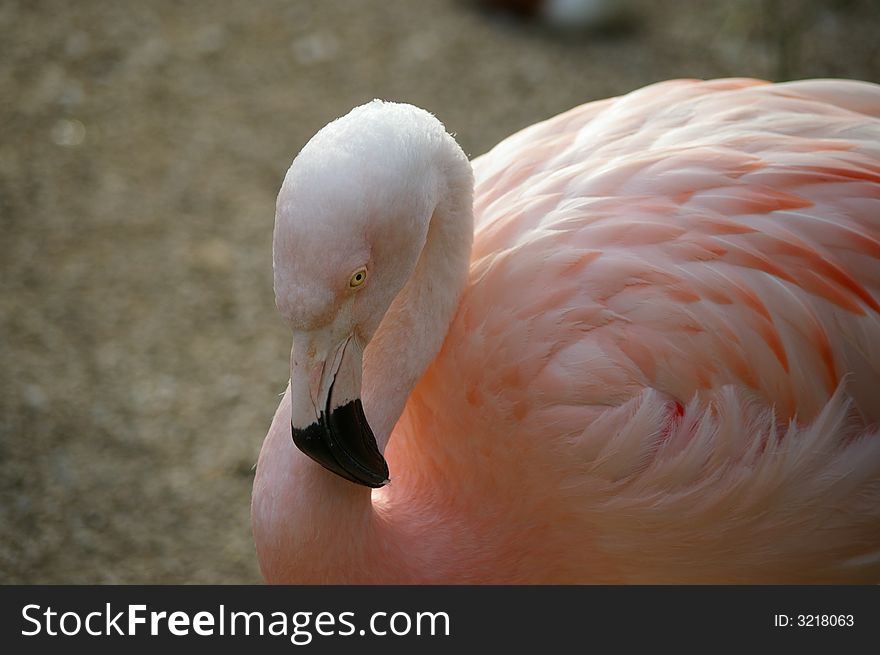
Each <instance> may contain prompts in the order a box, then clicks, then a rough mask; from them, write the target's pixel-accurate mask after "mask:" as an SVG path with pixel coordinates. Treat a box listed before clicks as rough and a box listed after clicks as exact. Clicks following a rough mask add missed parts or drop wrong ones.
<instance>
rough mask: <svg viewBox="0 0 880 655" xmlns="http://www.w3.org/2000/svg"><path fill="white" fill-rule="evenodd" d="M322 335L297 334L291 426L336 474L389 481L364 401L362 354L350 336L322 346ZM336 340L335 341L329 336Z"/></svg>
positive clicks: (299, 442) (300, 444)
mask: <svg viewBox="0 0 880 655" xmlns="http://www.w3.org/2000/svg"><path fill="white" fill-rule="evenodd" d="M322 336H324V335H321V334H318V333H316V332H315V333H307V334H301V335H299V336H298V337H297V336H295V337H294V341H293V352H292V355H291V374H290V398H291V414H290V417H291V419H290V430H291V436H292V437H293V443H294V444H296V447H297V448H299V449H300V450H301V451H302V452H303V453H305V454H306V455H308V456H309V457H311V458H312V459H313V460H315V461H316V462H317V463H318V464H320V465H321V466H323V467H324V468H326V469H327V470H328V471H332V472H333V473H335V474H336V475H338V476H340V477H342V478H345V479H346V480H349V481H351V482H354V483H356V484H361V485H364V486H366V487H372V488H376V487H382V486H384V485H385V484H387V483H388V481H389V480H388V464H387V463H386V461H385V458H384V457H383V456H382V453H381V452H379V447H378V445H377V444H376V437H375V436H374V435H373V431H372V430H371V429H370V424H369V423H368V422H367V417H366V416H365V415H364V407H363V405H362V404H361V399H360V390H361V370H362V365H363V352H362V351H361V348H360V347H359V345H358V343H357V340H356V339H354V338H353V337H352V335H350V334H349V335H347V336H346V337H345V338H344V339H342V340H341V341H340V342H337V343H336V344H335V345H333V346H332V347H329V348H322V347H321V341H324V339H322V338H320V337H322ZM331 341H332V340H331Z"/></svg>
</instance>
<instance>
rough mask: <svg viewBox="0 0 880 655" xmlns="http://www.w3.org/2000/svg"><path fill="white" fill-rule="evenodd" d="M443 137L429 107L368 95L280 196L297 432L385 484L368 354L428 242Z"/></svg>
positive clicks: (349, 472) (314, 449)
mask: <svg viewBox="0 0 880 655" xmlns="http://www.w3.org/2000/svg"><path fill="white" fill-rule="evenodd" d="M445 136H446V135H445V130H444V129H443V126H442V125H441V124H440V123H439V121H437V120H436V119H435V118H434V117H433V116H431V115H430V114H429V113H428V112H425V111H424V110H421V109H418V108H416V107H413V106H410V105H401V104H396V103H386V102H380V101H373V102H371V103H368V104H366V105H362V106H360V107H357V108H355V109H354V110H352V111H351V112H350V113H349V114H347V115H346V116H343V117H342V118H340V119H337V120H336V121H333V122H332V123H330V124H329V125H327V126H326V127H324V128H323V129H322V130H321V131H319V132H318V133H317V134H316V135H315V136H314V137H313V138H312V139H311V140H310V141H309V142H308V143H307V144H306V145H305V147H304V148H303V149H302V150H301V151H300V153H299V154H298V155H297V157H296V158H295V159H294V161H293V163H292V164H291V166H290V168H289V170H288V171H287V175H286V176H285V179H284V183H283V185H282V187H281V191H280V193H279V194H278V201H277V206H276V213H275V231H274V241H273V264H274V277H275V302H276V306H277V307H278V310H279V312H280V313H281V315H282V317H283V318H284V320H285V322H286V323H287V324H288V326H289V327H290V329H291V330H292V332H293V348H292V352H291V360H290V397H291V434H292V437H293V441H294V443H295V444H296V446H297V447H298V448H299V449H300V450H301V451H303V452H304V453H305V454H306V455H308V456H309V457H311V458H312V459H314V460H315V461H316V462H318V463H319V464H321V465H322V466H324V467H325V468H326V469H328V470H330V471H332V472H333V473H336V474H337V475H339V476H341V477H343V478H345V479H347V480H350V481H351V482H355V483H358V484H362V485H365V486H368V487H381V486H383V485H384V484H386V483H387V482H388V475H389V473H388V465H387V463H386V462H385V459H384V457H383V455H382V452H381V448H380V446H379V444H380V443H381V444H382V445H383V446H384V444H385V443H386V442H387V437H388V435H384V434H383V435H379V441H378V442H377V439H376V435H374V433H373V430H372V428H371V426H370V423H369V422H368V421H367V418H366V414H365V412H364V407H363V404H362V402H361V377H362V372H363V359H364V358H363V354H364V350H365V348H366V346H367V344H368V343H369V341H370V339H371V338H372V336H373V334H374V332H375V331H376V329H377V328H378V326H379V324H380V322H381V321H382V318H383V317H384V316H385V314H386V312H387V310H388V308H389V306H390V305H391V303H392V301H393V300H394V298H395V297H396V296H397V294H398V293H399V292H400V291H401V289H402V288H403V287H404V285H405V284H406V282H407V281H408V280H409V278H410V277H411V276H412V273H413V271H414V270H415V267H416V264H417V262H418V259H419V255H420V253H421V250H422V248H423V246H424V244H425V239H426V235H427V229H428V224H429V222H430V218H431V215H432V212H433V211H434V208H435V206H436V204H437V195H438V174H439V170H438V166H437V165H436V163H435V162H434V161H433V158H432V157H431V153H432V151H434V150H436V147H434V146H432V144H434V142H438V143H439V141H440V139H442V138H443V137H445ZM401 356H405V353H402V354H401Z"/></svg>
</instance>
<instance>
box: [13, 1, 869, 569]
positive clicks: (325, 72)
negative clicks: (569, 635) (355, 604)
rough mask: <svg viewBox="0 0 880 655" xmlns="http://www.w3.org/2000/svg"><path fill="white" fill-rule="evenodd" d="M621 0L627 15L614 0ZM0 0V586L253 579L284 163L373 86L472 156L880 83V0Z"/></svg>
mask: <svg viewBox="0 0 880 655" xmlns="http://www.w3.org/2000/svg"><path fill="white" fill-rule="evenodd" d="M622 1H624V0H622ZM625 5H626V7H627V10H628V18H627V19H626V20H623V21H621V22H620V24H617V25H614V26H612V27H613V29H611V28H609V29H605V30H602V29H600V30H597V31H592V32H578V33H574V34H567V35H560V34H558V33H555V32H553V31H551V30H547V29H543V28H540V27H537V26H535V25H533V24H531V23H529V22H528V21H521V20H513V19H507V18H504V17H502V16H499V15H497V14H492V13H486V12H485V11H480V10H477V9H476V8H475V6H474V4H473V3H469V2H466V1H465V0H427V1H425V0H422V1H419V2H412V1H410V0H359V1H356V2H355V1H350V2H344V1H341V0H340V1H329V0H321V1H320V2H319V1H314V2H306V1H288V2H284V1H281V0H274V1H270V0H256V1H250V2H238V3H233V2H227V3H218V2H185V3H184V2H176V1H174V0H159V1H154V2H111V1H106V2H97V1H86V0H80V1H78V2H47V1H34V0H27V1H20V2H10V1H8V0H4V1H2V2H0V582H6V583H10V582H26V583H30V582H46V583H76V582H79V583H91V582H151V583H152V582H155V583H162V582H200V583H207V582H257V581H259V579H260V578H259V572H258V569H257V565H256V560H255V556H254V550H253V546H252V542H251V534H250V526H249V518H248V515H249V508H248V504H249V500H250V487H251V482H252V477H253V471H252V467H253V465H254V463H255V461H256V457H257V453H258V452H259V447H260V443H261V440H262V437H263V435H264V433H265V430H266V428H267V427H268V424H269V421H270V419H271V416H272V413H273V411H274V409H275V405H276V403H277V400H278V394H279V393H280V392H281V391H282V390H283V388H284V386H285V384H286V378H287V375H288V353H289V348H290V343H289V338H288V335H287V333H286V330H285V329H284V327H283V326H282V324H281V322H280V320H279V319H278V318H277V317H276V313H275V309H274V302H273V295H272V270H271V234H272V222H273V208H274V199H275V194H276V193H277V190H278V187H279V185H280V182H281V179H282V177H283V174H284V172H285V170H286V168H287V166H288V165H289V162H290V160H291V158H292V157H293V156H294V155H295V154H296V152H297V151H298V150H299V148H300V147H301V146H302V145H303V144H304V143H305V141H306V140H307V139H308V138H309V137H310V136H311V135H312V134H313V133H314V132H315V131H316V130H318V129H319V128H320V127H321V126H323V125H324V124H325V123H327V122H328V121H329V120H330V119H332V118H334V117H336V116H338V115H341V114H343V113H345V112H346V111H348V109H350V108H351V107H353V106H354V105H357V104H360V103H362V102H364V101H367V100H370V99H372V98H374V97H381V98H387V99H395V100H401V101H407V102H411V103H415V104H418V105H421V106H423V107H426V108H428V109H430V110H431V111H433V112H434V113H435V114H437V115H438V116H439V117H440V119H441V120H443V121H444V122H445V123H446V125H447V128H448V129H449V130H450V131H453V132H455V133H457V135H458V138H459V140H460V142H461V143H462V145H463V147H464V149H465V150H466V151H467V152H468V153H470V154H472V155H478V154H480V153H482V152H484V151H486V150H487V149H488V148H489V147H491V146H492V145H493V144H494V143H496V142H497V141H498V140H499V139H501V138H503V137H504V136H506V135H508V134H510V133H511V132H513V131H515V130H516V129H518V128H520V127H523V126H525V125H528V124H530V123H532V122H534V121H536V120H539V119H542V118H546V117H548V116H551V115H553V114H555V113H558V112H559V111H562V110H565V109H568V108H569V107H571V106H574V105H576V104H579V103H582V102H585V101H587V100H591V99H597V98H602V97H606V96H610V95H616V94H620V93H624V92H627V91H630V90H632V89H635V88H638V87H640V86H643V85H644V84H647V83H649V82H652V81H657V80H661V79H666V78H670V77H703V78H705V77H718V76H731V75H735V76H741V75H744V76H756V77H764V78H770V79H780V78H802V77H854V78H860V79H866V80H871V81H878V80H880V39H878V36H877V35H878V33H880V3H877V2H876V1H873V0H866V1H842V0H841V1H838V2H810V1H806V0H803V1H794V2H781V1H780V2H777V1H775V0H740V1H739V2H723V1H708V0H706V1H701V2H693V3H683V2H675V3H673V2H668V3H654V2H650V1H648V0H643V1H639V0H632V1H629V2H625Z"/></svg>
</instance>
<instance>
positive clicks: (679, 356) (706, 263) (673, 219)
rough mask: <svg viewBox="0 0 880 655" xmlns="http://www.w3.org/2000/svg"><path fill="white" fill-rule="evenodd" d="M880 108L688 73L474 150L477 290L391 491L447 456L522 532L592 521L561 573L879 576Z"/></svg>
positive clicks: (800, 86) (426, 382) (823, 88)
mask: <svg viewBox="0 0 880 655" xmlns="http://www.w3.org/2000/svg"><path fill="white" fill-rule="evenodd" d="M878 118H880V88H878V87H877V86H875V85H870V84H866V83H860V82H852V81H841V80H833V81H832V80H813V81H804V82H792V83H786V84H768V83H765V82H760V81H757V80H746V79H728V80H715V81H710V82H703V81H695V80H677V81H673V82H665V83H660V84H655V85H653V86H649V87H646V88H645V89H641V90H639V91H636V92H633V93H630V94H629V95H626V96H623V97H620V98H612V99H609V100H604V101H601V102H594V103H590V104H587V105H584V106H582V107H578V108H576V109H573V110H571V111H569V112H567V113H565V114H561V115H559V116H557V117H555V118H552V119H550V120H548V121H545V122H543V123H539V124H536V125H533V126H531V127H529V128H527V129H525V130H523V131H522V132H519V133H517V134H515V135H513V136H511V137H510V138H508V139H506V140H505V141H503V142H501V143H500V144H498V146H496V147H495V148H494V149H493V150H491V151H490V152H489V153H487V154H486V155H484V156H482V157H480V158H478V159H477V160H475V161H474V171H475V179H476V190H475V221H476V233H475V241H474V250H473V255H472V264H471V272H470V280H469V284H468V286H467V288H466V290H465V293H464V297H463V299H462V301H461V304H460V306H459V309H458V312H457V314H456V317H455V319H454V320H453V322H452V325H451V327H450V331H449V334H448V336H447V339H446V342H445V345H444V348H443V350H442V351H441V353H440V355H439V356H438V357H437V359H436V360H435V362H434V363H433V364H432V366H431V367H430V368H429V370H428V372H427V373H426V374H425V376H424V378H423V379H422V380H421V382H420V383H419V385H418V386H417V387H416V389H415V391H414V393H413V395H412V396H411V398H410V401H409V403H408V405H407V409H406V411H405V413H404V415H403V417H402V418H401V421H400V422H399V423H398V426H397V431H398V432H403V433H405V434H403V435H401V437H400V438H395V439H394V440H393V441H392V443H391V446H390V448H389V453H388V455H389V460H390V461H391V463H392V468H393V469H396V470H398V471H400V472H401V478H402V479H401V482H400V484H401V486H407V487H409V488H412V487H413V486H416V487H418V486H423V487H424V486H427V485H429V484H430V485H438V484H439V485H440V486H442V484H443V481H442V480H443V474H442V472H443V471H448V470H456V471H457V472H459V475H458V476H456V477H455V484H456V485H462V486H465V487H466V486H467V485H470V489H471V492H472V493H469V494H467V495H468V497H470V496H474V497H476V498H480V499H483V501H484V502H485V503H488V504H492V506H493V509H492V511H494V512H498V513H501V514H502V515H504V516H506V517H507V518H508V520H509V521H510V522H511V524H513V525H518V526H519V527H520V528H522V530H528V526H530V525H536V524H542V522H543V523H546V522H547V521H549V520H551V519H550V518H549V517H554V518H553V520H559V521H569V522H571V523H572V525H575V526H579V529H575V528H573V530H572V532H573V533H575V534H577V535H578V539H581V543H586V542H584V541H583V537H584V535H585V534H586V535H589V539H588V541H589V544H590V546H589V547H587V546H584V547H583V552H584V562H568V563H566V564H565V565H564V566H565V567H566V570H567V571H568V572H569V573H571V572H572V571H575V572H577V571H580V572H581V573H583V571H585V570H586V569H585V568H584V567H585V566H587V564H586V563H585V562H586V561H587V560H590V561H593V562H601V566H602V567H603V571H604V573H605V574H606V577H609V578H610V577H613V578H614V579H622V580H641V581H686V580H694V581H696V580H706V579H707V578H708V579H714V580H716V581H748V580H757V581H764V582H769V581H796V580H801V579H806V580H814V581H831V580H864V579H866V577H868V578H870V579H874V580H876V579H877V578H880V433H878V429H877V422H878V421H880V391H878V390H880V302H878V301H880V220H878V217H880V120H878ZM437 398H442V399H443V402H442V412H441V411H440V409H439V407H437V403H436V402H435V399H437ZM450 434H457V435H459V436H461V437H462V439H451V438H449V435H450ZM464 443H466V444H467V447H466V448H465V447H464V446H463V445H462V444H464ZM395 459H396V460H397V461H398V462H399V463H398V464H396V465H395V463H394V460H395ZM404 460H405V461H404ZM536 462H541V463H542V464H540V465H539V464H536ZM551 472H552V473H551ZM514 473H515V474H514ZM548 476H550V478H549V479H548ZM553 476H555V477H553ZM438 480H440V482H439V483H438ZM510 480H517V481H518V484H519V485H521V488H523V489H540V488H542V486H544V487H548V489H552V490H554V491H552V492H548V494H547V497H546V498H545V499H541V498H529V499H526V498H522V497H517V494H516V491H517V490H516V489H508V492H509V493H507V494H504V493H498V490H499V489H505V488H506V486H509V484H510ZM392 486H393V485H392ZM447 492H448V493H451V494H452V495H453V496H454V494H455V491H454V490H447ZM389 493H394V492H393V490H391V491H390V492H389ZM435 493H436V496H437V497H441V496H443V493H444V492H442V491H441V490H439V489H438V490H436V492H435ZM560 497H562V498H567V501H565V502H561V501H560ZM502 498H507V499H508V500H504V501H502V500H500V499H502ZM461 502H462V503H465V502H469V503H471V505H469V506H468V507H467V508H464V510H465V511H470V512H471V514H472V516H477V517H478V516H479V515H480V514H481V512H486V511H488V510H486V509H485V508H484V509H480V508H479V507H478V506H475V505H474V504H473V503H475V502H476V501H473V500H471V501H466V500H462V501H461ZM460 509H461V508H460ZM491 524H492V525H497V524H498V521H497V520H494V521H492V522H491ZM488 525H489V522H487V526H488ZM487 530H488V527H487ZM558 533H559V531H555V532H554V533H553V534H558ZM522 534H524V533H522ZM522 538H523V539H528V538H527V537H522ZM554 538H555V537H554ZM534 539H535V544H536V547H538V546H537V544H541V547H548V548H549V546H548V545H547V544H543V543H542V542H541V536H540V534H538V535H536V536H535V538H534ZM573 547H575V546H574V544H571V545H570V546H569V547H568V548H566V547H565V546H563V545H561V544H560V545H559V547H558V552H571V549H572V548H573ZM551 550H552V548H551ZM582 565H583V566H582ZM560 566H562V565H560ZM597 566H598V565H597ZM575 577H577V574H575ZM598 578H599V579H601V578H602V576H598Z"/></svg>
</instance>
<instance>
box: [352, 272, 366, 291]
mask: <svg viewBox="0 0 880 655" xmlns="http://www.w3.org/2000/svg"><path fill="white" fill-rule="evenodd" d="M366 281H367V269H366V268H364V267H361V268H359V269H358V270H356V271H355V272H354V273H352V274H351V279H350V280H349V281H348V286H350V287H351V288H352V289H357V288H358V287H359V286H362V285H363V284H364V282H366Z"/></svg>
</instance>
